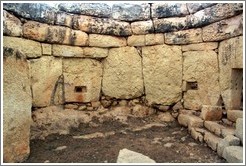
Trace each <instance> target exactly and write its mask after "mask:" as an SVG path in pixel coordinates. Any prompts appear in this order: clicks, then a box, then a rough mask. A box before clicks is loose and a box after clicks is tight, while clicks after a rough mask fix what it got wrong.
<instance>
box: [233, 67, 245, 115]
mask: <svg viewBox="0 0 246 166" xmlns="http://www.w3.org/2000/svg"><path fill="white" fill-rule="evenodd" d="M231 76H232V77H231V100H232V102H231V104H232V105H231V106H232V109H236V110H238V109H242V108H243V69H232V75H231Z"/></svg>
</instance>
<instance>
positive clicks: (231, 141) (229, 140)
mask: <svg viewBox="0 0 246 166" xmlns="http://www.w3.org/2000/svg"><path fill="white" fill-rule="evenodd" d="M239 144H240V139H239V138H237V137H235V136H233V135H228V136H226V137H225V138H224V139H222V140H221V141H220V142H219V143H218V147H217V153H218V155H219V156H222V154H223V151H224V149H225V148H226V147H228V146H238V145H239Z"/></svg>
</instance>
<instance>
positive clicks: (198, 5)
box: [186, 3, 216, 14]
mask: <svg viewBox="0 0 246 166" xmlns="http://www.w3.org/2000/svg"><path fill="white" fill-rule="evenodd" d="M186 5H187V8H188V10H189V13H191V14H193V13H195V12H197V11H199V10H202V9H204V8H207V7H210V6H214V5H216V3H187V4H186Z"/></svg>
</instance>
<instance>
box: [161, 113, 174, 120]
mask: <svg viewBox="0 0 246 166" xmlns="http://www.w3.org/2000/svg"><path fill="white" fill-rule="evenodd" d="M158 119H159V120H160V121H162V122H173V121H174V120H175V119H174V118H173V116H172V115H171V114H170V113H169V112H163V113H159V115H158Z"/></svg>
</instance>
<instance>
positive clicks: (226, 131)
mask: <svg viewBox="0 0 246 166" xmlns="http://www.w3.org/2000/svg"><path fill="white" fill-rule="evenodd" d="M235 133H236V129H234V128H224V129H221V135H222V136H223V137H224V138H225V137H226V136H228V135H235Z"/></svg>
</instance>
